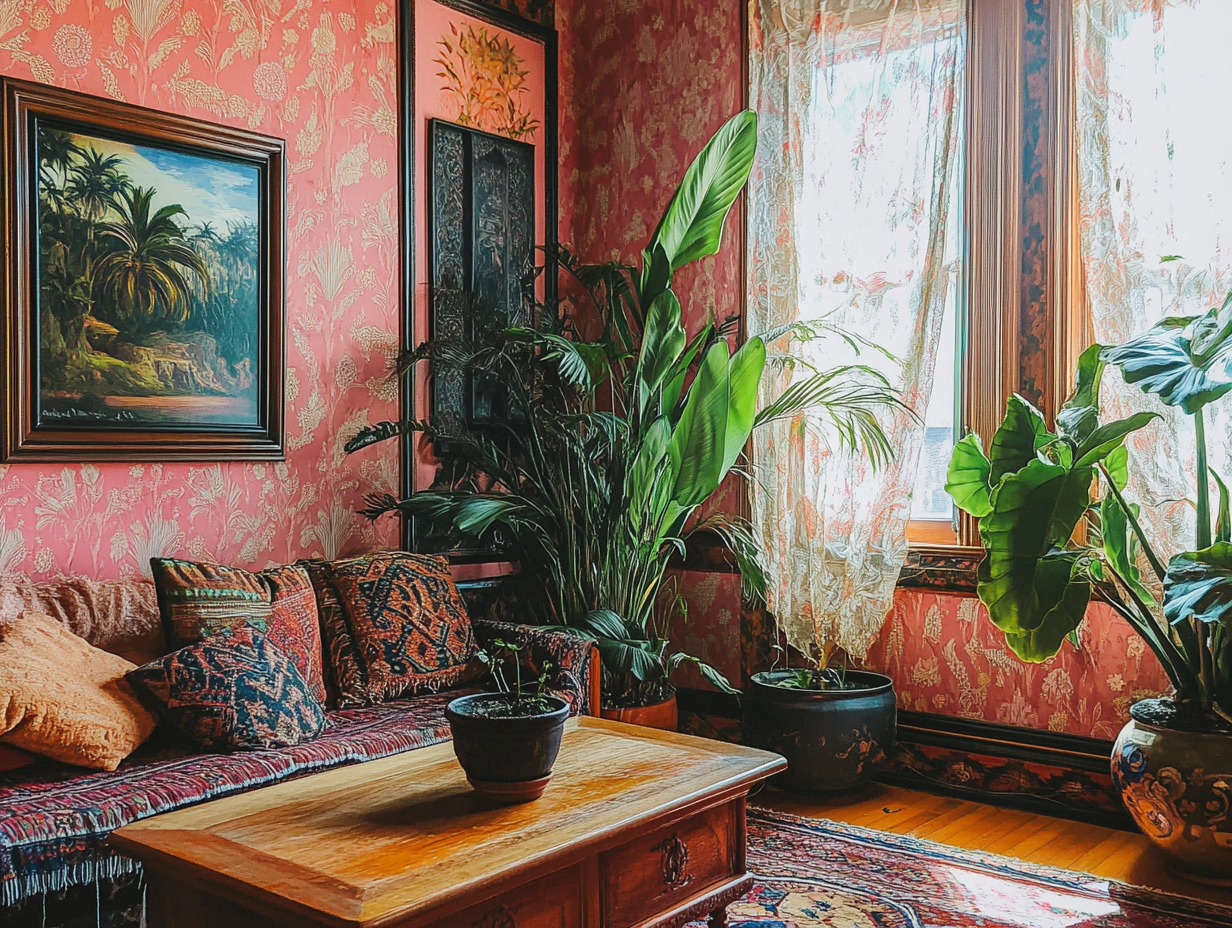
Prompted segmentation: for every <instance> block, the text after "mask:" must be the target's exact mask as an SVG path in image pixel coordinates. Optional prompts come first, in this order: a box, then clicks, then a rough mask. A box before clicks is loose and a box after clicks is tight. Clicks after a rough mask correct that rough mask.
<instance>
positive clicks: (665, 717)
mask: <svg viewBox="0 0 1232 928" xmlns="http://www.w3.org/2000/svg"><path fill="white" fill-rule="evenodd" d="M599 712H600V715H602V716H603V718H605V719H611V720H612V721H614V722H628V723H629V724H630V725H641V726H643V727H645V728H660V729H662V730H663V731H675V730H676V723H677V716H676V694H675V693H672V695H671V696H670V697H669V698H667V699H665V700H663V702H656V703H654V704H652V705H649V706H632V707H630V708H626V709H600V710H599Z"/></svg>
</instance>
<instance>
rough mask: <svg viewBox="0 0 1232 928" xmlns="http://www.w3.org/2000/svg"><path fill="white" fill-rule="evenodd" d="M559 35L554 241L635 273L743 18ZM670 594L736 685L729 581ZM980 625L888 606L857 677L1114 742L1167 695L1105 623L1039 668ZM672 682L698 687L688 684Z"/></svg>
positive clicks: (626, 10)
mask: <svg viewBox="0 0 1232 928" xmlns="http://www.w3.org/2000/svg"><path fill="white" fill-rule="evenodd" d="M556 22H557V28H558V29H559V30H561V75H562V83H561V87H562V93H561V104H562V122H561V155H562V162H561V177H562V190H561V203H562V213H561V239H562V241H565V242H571V243H573V244H574V245H575V246H576V249H577V250H578V252H579V253H580V254H582V255H584V256H586V257H592V258H596V259H605V258H610V257H623V258H624V259H625V260H632V259H634V258H636V256H637V255H638V253H639V251H640V248H641V246H642V244H643V242H645V240H646V238H647V237H648V236H649V234H650V233H651V231H653V228H654V224H655V223H656V222H657V221H658V217H659V215H660V214H661V212H662V209H663V207H664V206H665V205H666V201H667V197H668V196H670V193H671V191H672V189H673V188H674V185H675V183H676V182H677V180H678V179H679V177H680V174H681V173H682V172H683V170H684V168H685V166H686V165H687V164H688V159H689V158H690V157H691V155H692V153H693V152H695V151H696V150H697V149H698V148H699V147H700V146H701V145H702V144H703V143H704V142H705V140H706V139H707V138H708V137H709V135H710V133H712V132H713V131H714V130H715V129H717V128H718V126H719V125H720V124H721V123H722V122H723V120H724V119H725V118H726V117H727V116H729V115H731V114H732V113H733V112H735V111H736V109H737V108H738V107H739V106H740V104H741V99H742V83H741V82H742V80H743V63H742V60H741V56H742V36H741V32H740V30H741V9H740V3H739V2H738V0H715V2H712V3H692V2H685V0H635V2H632V3H625V2H617V0H602V2H593V0H592V2H587V0H558V3H557V6H556ZM738 222H739V217H738V216H737V215H733V217H732V220H731V221H730V222H729V225H728V230H727V239H726V245H725V248H724V250H723V251H722V252H721V253H720V254H719V255H718V256H717V257H715V258H712V259H708V260H707V261H705V262H702V264H701V265H700V266H699V267H698V268H696V269H693V270H691V271H689V272H686V273H685V274H683V275H681V279H680V280H679V282H678V283H679V289H680V290H681V293H682V295H683V302H684V304H685V306H686V311H687V312H688V314H689V318H690V320H691V321H692V322H693V323H694V324H695V325H696V324H697V323H699V322H700V321H702V320H703V319H704V318H706V314H707V313H714V314H716V315H718V316H719V317H720V318H722V317H723V316H726V315H728V314H730V313H735V312H738V311H739V309H740V305H741V291H742V286H743V285H742V282H741V278H740V236H739V234H738V232H739V225H738ZM736 489H738V488H736ZM682 589H683V591H684V593H685V595H686V599H687V600H688V601H689V618H688V621H687V622H683V621H682V622H680V623H678V624H677V627H676V629H675V632H674V635H673V638H674V640H675V641H676V642H677V644H679V645H683V646H685V647H687V648H688V649H690V650H692V651H693V652H694V653H696V654H698V655H702V656H705V657H706V658H707V659H709V660H710V661H711V662H712V663H714V664H715V665H716V666H718V667H719V668H720V669H722V670H723V671H724V672H725V673H727V674H728V675H729V676H731V677H732V679H733V680H734V679H736V678H737V677H738V676H739V673H740V670H741V667H740V662H741V657H740V653H739V648H740V634H741V631H740V605H739V591H738V583H737V580H736V578H735V577H733V576H731V575H723V574H709V573H700V572H695V571H690V572H686V573H684V574H683V575H682ZM981 612H982V607H981V606H980V604H979V601H978V600H976V599H973V598H968V597H960V596H942V595H937V594H933V593H921V592H918V591H914V590H903V591H900V592H899V594H898V596H897V598H896V601H895V607H894V611H893V612H892V613H891V615H890V616H889V618H888V619H887V620H886V625H885V629H884V631H883V633H882V636H881V639H880V641H879V642H878V644H877V645H876V646H875V647H874V650H873V652H872V654H871V655H870V657H869V660H868V662H867V664H868V666H869V667H870V668H871V669H876V670H882V671H884V672H886V673H888V674H890V675H891V676H892V677H893V678H894V679H895V682H896V684H897V689H898V693H899V704H900V706H901V707H902V708H904V709H915V710H918V711H923V712H937V713H941V714H945V715H954V716H960V717H963V718H971V719H982V720H986V721H990V722H1000V723H1002V724H1006V725H1018V726H1023V727H1027V728H1037V729H1050V730H1053V731H1061V732H1069V733H1074V734H1081V735H1090V736H1093V737H1097V738H1111V737H1113V736H1114V735H1115V734H1116V732H1117V731H1118V730H1119V728H1120V727H1121V725H1122V724H1123V723H1124V721H1125V719H1126V718H1127V709H1128V706H1129V705H1130V703H1132V702H1133V701H1135V700H1137V699H1139V698H1142V697H1143V696H1146V695H1153V694H1155V693H1159V692H1161V691H1163V690H1164V689H1165V687H1166V685H1167V680H1166V678H1165V677H1164V675H1163V672H1162V670H1161V668H1160V667H1159V665H1158V663H1157V662H1156V661H1155V659H1154V657H1153V656H1152V655H1151V654H1150V653H1149V652H1147V651H1145V650H1144V648H1143V647H1142V644H1141V642H1140V641H1139V640H1138V639H1137V638H1136V637H1134V636H1133V635H1131V634H1130V633H1129V631H1128V629H1127V628H1126V626H1125V625H1124V623H1123V622H1121V621H1120V620H1119V619H1118V618H1116V617H1115V616H1114V615H1112V614H1111V613H1110V612H1109V611H1108V610H1106V609H1103V608H1100V607H1096V608H1093V609H1092V612H1091V615H1090V616H1089V618H1088V620H1087V622H1086V624H1085V626H1084V628H1083V633H1082V647H1081V649H1080V650H1075V649H1073V648H1071V647H1070V646H1068V645H1066V647H1065V649H1064V650H1063V651H1062V653H1061V654H1060V655H1059V656H1058V657H1057V658H1056V659H1055V660H1053V661H1051V662H1050V663H1047V664H1040V665H1028V664H1023V663H1021V662H1019V661H1018V660H1017V659H1016V658H1014V656H1013V655H1012V654H1011V653H1010V652H1009V651H1008V650H1007V649H1006V648H1005V645H1004V642H1003V639H1002V637H1001V635H1000V633H999V632H998V631H997V629H996V628H994V627H993V626H992V625H991V623H989V622H988V621H987V619H986V617H984V616H983V615H981ZM744 669H745V670H747V671H754V670H760V669H765V668H760V667H752V668H744ZM690 674H691V672H690ZM681 682H682V683H684V684H685V685H690V686H693V685H700V683H699V680H698V678H697V677H696V676H695V675H691V676H686V677H685V678H683V679H682V680H681Z"/></svg>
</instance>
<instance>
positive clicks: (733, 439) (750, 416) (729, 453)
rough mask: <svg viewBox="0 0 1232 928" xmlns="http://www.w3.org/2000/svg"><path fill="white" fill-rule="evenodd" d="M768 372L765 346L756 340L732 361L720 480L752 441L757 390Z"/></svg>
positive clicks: (750, 342)
mask: <svg viewBox="0 0 1232 928" xmlns="http://www.w3.org/2000/svg"><path fill="white" fill-rule="evenodd" d="M765 368H766V345H765V343H764V342H763V341H762V340H761V339H760V338H757V337H756V336H754V337H753V338H750V339H749V340H748V341H746V342H745V343H744V344H743V345H741V346H740V349H739V350H738V351H737V352H736V353H735V355H734V356H733V357H732V359H731V364H730V366H729V371H730V373H729V377H728V381H729V384H730V387H729V389H730V400H729V403H728V407H727V432H726V435H725V438H724V450H723V466H722V467H721V468H720V469H719V480H720V481H722V479H723V478H724V477H725V476H726V475H727V472H728V471H729V470H731V468H732V465H733V464H735V463H736V458H738V457H739V456H740V452H741V451H742V450H743V449H744V445H745V442H747V441H748V440H749V433H750V432H751V431H753V421H754V419H755V418H756V416H757V388H758V386H759V385H760V384H761V375H762V371H764V370H765Z"/></svg>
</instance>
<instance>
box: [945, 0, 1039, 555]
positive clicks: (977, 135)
mask: <svg viewBox="0 0 1232 928" xmlns="http://www.w3.org/2000/svg"><path fill="white" fill-rule="evenodd" d="M967 29H968V43H967V49H968V51H967V68H968V72H967V87H968V93H967V114H966V115H967V159H966V163H967V178H966V187H965V193H966V196H965V200H964V214H965V226H966V229H967V281H966V291H967V292H966V296H967V300H966V304H967V305H966V320H965V323H966V324H965V325H964V326H963V338H962V341H961V343H960V351H961V355H962V364H963V367H962V373H961V381H960V382H961V385H962V393H963V397H964V399H963V410H962V422H961V426H962V430H963V431H966V430H968V429H970V430H973V431H975V432H977V433H978V434H979V435H981V436H986V437H991V436H992V434H993V432H994V431H995V430H996V426H997V423H998V422H999V421H1000V418H1001V412H1002V410H1003V409H1004V406H1005V400H1006V398H1007V397H1008V396H1009V395H1010V393H1011V392H1013V389H1014V388H1015V387H1014V385H1016V384H1017V382H1018V346H1017V334H1018V333H1017V325H1012V324H1009V323H1010V320H1014V319H1016V318H1017V316H1018V306H1019V298H1020V287H1019V285H1018V284H1019V275H1020V270H1021V266H1022V241H1021V236H1019V235H1016V234H1010V235H1007V234H1006V232H1007V230H1017V229H1019V228H1020V227H1021V223H1020V217H1019V197H1018V195H1017V194H1018V190H1019V186H1020V183H1021V178H1022V142H1021V131H1022V120H1021V109H1022V101H1021V92H1020V88H1021V87H1022V36H1023V4H1022V2H1021V0H979V2H976V0H970V2H969V3H968V5H967ZM977 539H978V534H977V531H976V526H975V521H974V520H973V519H972V518H971V517H969V516H967V515H966V514H965V513H964V514H961V516H960V519H959V526H958V541H959V543H960V544H962V545H970V544H974V543H976V541H977Z"/></svg>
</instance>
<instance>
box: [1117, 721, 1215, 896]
mask: <svg viewBox="0 0 1232 928" xmlns="http://www.w3.org/2000/svg"><path fill="white" fill-rule="evenodd" d="M1129 714H1130V722H1129V724H1127V725H1126V726H1125V727H1124V728H1123V729H1121V734H1120V735H1119V736H1118V737H1117V740H1116V744H1115V745H1114V746H1113V748H1112V780H1113V782H1114V783H1115V784H1116V787H1117V790H1118V791H1119V792H1120V794H1121V801H1122V802H1124V803H1125V808H1127V809H1128V810H1129V814H1130V815H1132V816H1133V819H1134V821H1135V822H1136V823H1137V824H1138V827H1139V828H1140V829H1142V833H1143V834H1145V835H1146V836H1147V837H1148V838H1150V839H1151V841H1153V842H1154V843H1155V844H1156V845H1158V846H1159V847H1160V848H1162V849H1163V851H1164V853H1166V854H1167V855H1168V858H1169V870H1171V871H1172V872H1173V874H1174V875H1176V876H1178V877H1181V878H1183V879H1189V880H1195V881H1197V882H1200V883H1212V884H1215V885H1218V886H1232V733H1228V732H1223V731H1217V730H1211V729H1210V727H1206V728H1203V727H1201V726H1197V727H1196V729H1197V730H1186V729H1187V728H1195V726H1192V725H1189V726H1186V725H1183V724H1181V723H1180V722H1178V719H1177V714H1176V710H1175V704H1174V703H1173V702H1172V701H1171V700H1169V699H1144V700H1142V701H1141V702H1137V703H1134V705H1133V706H1131V707H1130V709H1129Z"/></svg>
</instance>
